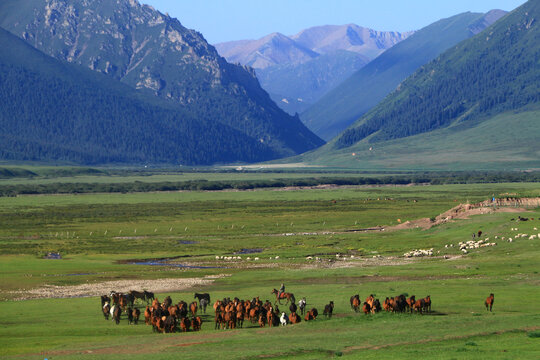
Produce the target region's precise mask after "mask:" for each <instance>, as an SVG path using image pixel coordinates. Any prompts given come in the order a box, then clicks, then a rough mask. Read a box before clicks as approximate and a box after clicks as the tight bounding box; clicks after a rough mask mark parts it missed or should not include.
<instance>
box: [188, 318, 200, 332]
mask: <svg viewBox="0 0 540 360" xmlns="http://www.w3.org/2000/svg"><path fill="white" fill-rule="evenodd" d="M201 326H202V319H201V318H200V316H196V317H194V318H193V319H192V320H191V327H192V328H193V331H200V330H201Z"/></svg>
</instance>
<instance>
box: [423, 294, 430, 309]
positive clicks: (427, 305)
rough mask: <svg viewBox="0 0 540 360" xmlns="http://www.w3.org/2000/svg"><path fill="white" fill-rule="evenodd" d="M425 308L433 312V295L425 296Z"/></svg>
mask: <svg viewBox="0 0 540 360" xmlns="http://www.w3.org/2000/svg"><path fill="white" fill-rule="evenodd" d="M424 310H425V311H427V312H431V296H429V295H428V296H426V297H425V298H424Z"/></svg>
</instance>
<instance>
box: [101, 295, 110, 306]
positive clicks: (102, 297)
mask: <svg viewBox="0 0 540 360" xmlns="http://www.w3.org/2000/svg"><path fill="white" fill-rule="evenodd" d="M105 303H109V304H110V303H111V298H110V297H108V296H107V295H101V307H103V306H104V305H105Z"/></svg>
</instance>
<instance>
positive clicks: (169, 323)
mask: <svg viewBox="0 0 540 360" xmlns="http://www.w3.org/2000/svg"><path fill="white" fill-rule="evenodd" d="M162 318H163V317H162ZM163 332H165V333H173V332H176V317H174V316H171V315H169V316H167V317H166V318H165V321H164V322H163Z"/></svg>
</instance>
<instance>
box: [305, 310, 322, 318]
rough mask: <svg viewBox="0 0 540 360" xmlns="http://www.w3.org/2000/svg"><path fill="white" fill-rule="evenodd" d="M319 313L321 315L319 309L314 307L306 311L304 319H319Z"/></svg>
mask: <svg viewBox="0 0 540 360" xmlns="http://www.w3.org/2000/svg"><path fill="white" fill-rule="evenodd" d="M317 315H319V312H318V311H317V309H315V308H312V309H311V310H309V311H308V312H306V316H305V317H304V320H306V321H310V320H315V319H317Z"/></svg>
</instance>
